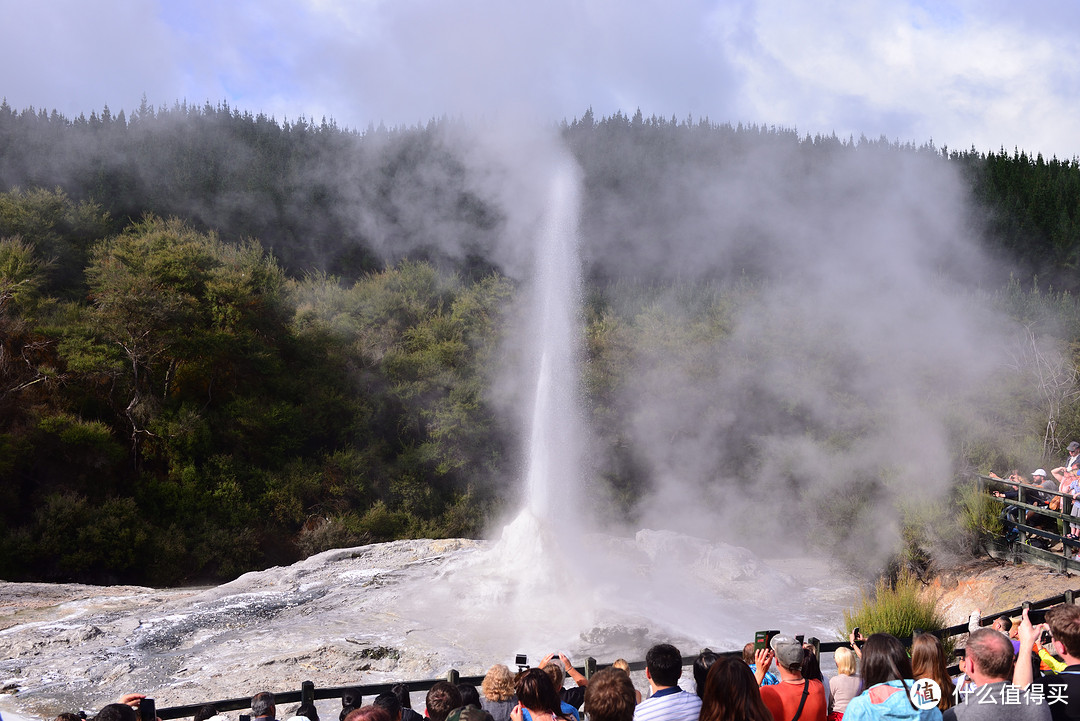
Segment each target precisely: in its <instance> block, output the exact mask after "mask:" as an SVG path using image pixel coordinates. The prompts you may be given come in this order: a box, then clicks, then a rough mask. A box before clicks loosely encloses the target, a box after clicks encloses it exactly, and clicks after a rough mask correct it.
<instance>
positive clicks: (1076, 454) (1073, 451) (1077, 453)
mask: <svg viewBox="0 0 1080 721" xmlns="http://www.w3.org/2000/svg"><path fill="white" fill-rule="evenodd" d="M1065 452H1066V453H1067V454H1068V457H1067V458H1066V459H1065V468H1067V469H1068V470H1070V471H1071V470H1074V469H1080V443H1077V442H1076V441H1071V442H1070V443H1069V446H1068V448H1066V449H1065Z"/></svg>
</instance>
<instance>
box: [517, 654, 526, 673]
mask: <svg viewBox="0 0 1080 721" xmlns="http://www.w3.org/2000/svg"><path fill="white" fill-rule="evenodd" d="M514 663H515V664H517V667H518V670H519V671H520V670H522V669H524V668H528V666H529V658H528V656H526V655H525V654H523V653H519V654H518V655H517V656H514Z"/></svg>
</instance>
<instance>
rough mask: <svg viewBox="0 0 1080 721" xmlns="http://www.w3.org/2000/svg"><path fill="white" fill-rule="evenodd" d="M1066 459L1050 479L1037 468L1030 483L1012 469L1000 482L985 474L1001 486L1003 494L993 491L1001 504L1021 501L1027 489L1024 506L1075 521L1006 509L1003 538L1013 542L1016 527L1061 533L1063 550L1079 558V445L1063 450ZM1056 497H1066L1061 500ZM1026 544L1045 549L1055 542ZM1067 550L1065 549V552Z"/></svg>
mask: <svg viewBox="0 0 1080 721" xmlns="http://www.w3.org/2000/svg"><path fill="white" fill-rule="evenodd" d="M1066 453H1067V456H1066V458H1065V461H1064V463H1063V465H1061V466H1058V467H1057V468H1052V469H1051V470H1050V473H1049V475H1048V474H1047V472H1046V470H1045V469H1042V468H1036V469H1035V470H1034V471H1032V472H1031V480H1028V479H1027V478H1026V477H1025V476H1024V475H1023V474H1022V473H1020V471H1019V469H1015V468H1014V469H1013V470H1011V471H1009V473H1008V474H1006V476H1005V477H1004V478H1003V477H1001V476H998V475H997V474H996V473H994V472H993V471H990V473H989V474H988V475H989V477H990V478H994V479H997V480H999V481H1001V482H1002V488H1003V490H995V491H993V494H994V495H995V496H997V497H998V498H1002V499H1004V500H1007V501H1008V500H1012V501H1017V500H1020V491H1021V486H1022V485H1023V486H1028V487H1029V489H1028V490H1026V491H1025V493H1024V495H1023V499H1022V500H1023V502H1025V503H1028V504H1030V505H1033V506H1037V507H1042V508H1046V509H1047V510H1051V511H1057V512H1064V513H1067V514H1069V515H1071V516H1073V517H1075V518H1076V519H1077V521H1076V522H1075V523H1068V524H1065V523H1060V524H1059V522H1058V519H1057V518H1055V517H1054V516H1050V515H1048V514H1045V513H1040V512H1039V511H1037V510H1031V509H1028V510H1024V509H1022V508H1021V507H1020V506H1015V505H1007V506H1006V507H1005V510H1004V511H1002V513H1001V520H1002V523H1003V524H1004V526H1005V533H1006V537H1008V538H1010V540H1014V539H1015V538H1016V537H1017V535H1018V531H1017V528H1016V524H1018V523H1022V524H1024V525H1026V526H1030V527H1032V528H1037V529H1041V530H1044V531H1048V532H1050V533H1055V534H1056V533H1058V532H1059V531H1060V532H1061V535H1063V536H1065V538H1066V539H1067V541H1075V542H1077V543H1067V542H1063V544H1062V550H1063V551H1065V552H1066V553H1068V554H1069V555H1070V556H1071V557H1073V558H1078V557H1080V553H1078V552H1080V442H1077V441H1072V442H1071V443H1069V445H1068V448H1067V449H1066ZM1058 494H1065V495H1064V496H1062V495H1058ZM1027 542H1028V543H1029V544H1031V545H1033V546H1038V547H1041V548H1044V549H1049V548H1052V547H1053V546H1054V545H1055V541H1054V540H1053V539H1050V538H1042V537H1037V536H1036V537H1032V538H1029V539H1028V540H1027ZM1066 547H1067V548H1066Z"/></svg>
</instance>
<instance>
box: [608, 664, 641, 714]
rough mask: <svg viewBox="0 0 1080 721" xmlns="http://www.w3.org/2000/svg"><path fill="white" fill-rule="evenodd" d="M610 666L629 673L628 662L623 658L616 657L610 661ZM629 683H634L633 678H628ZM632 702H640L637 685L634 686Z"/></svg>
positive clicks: (639, 692)
mask: <svg viewBox="0 0 1080 721" xmlns="http://www.w3.org/2000/svg"><path fill="white" fill-rule="evenodd" d="M611 667H612V668H617V669H619V670H620V671H622V672H623V673H625V674H626V675H627V676H629V675H630V664H629V663H627V662H626V659H625V658H617V659H615V660H614V661H613V662H612V663H611ZM630 683H631V685H632V684H633V683H634V679H632V678H631V679H630ZM634 703H641V691H638V690H637V686H634Z"/></svg>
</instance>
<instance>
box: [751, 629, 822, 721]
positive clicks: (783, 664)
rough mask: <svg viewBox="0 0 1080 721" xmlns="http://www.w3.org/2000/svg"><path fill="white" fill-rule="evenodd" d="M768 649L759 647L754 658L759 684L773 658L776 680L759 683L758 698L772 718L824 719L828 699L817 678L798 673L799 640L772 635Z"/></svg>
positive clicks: (781, 720)
mask: <svg viewBox="0 0 1080 721" xmlns="http://www.w3.org/2000/svg"><path fill="white" fill-rule="evenodd" d="M771 646H772V650H771V651H770V650H768V649H761V650H759V651H758V652H757V655H756V657H755V661H756V662H757V669H756V673H755V676H756V677H757V680H758V684H759V685H760V684H761V681H762V679H763V678H764V677H765V672H766V671H768V670H769V666H770V665H772V662H773V658H774V657H775V658H776V669H777V671H778V672H779V674H780V683H778V684H775V685H772V686H762V687H761V700H762V701H764V702H765V706H766V707H767V708H768V709H769V713H771V714H772V716H773V719H774V721H825V716H826V710H827V709H828V706H829V704H828V701H827V700H826V698H825V687H824V686H822V685H821V681H811V680H809V679H804V678H803V676H802V661H803V647H802V643H800V642H799V641H797V640H795V639H792V638H788V637H787V636H776V637H774V638H773V640H772V644H771Z"/></svg>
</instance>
